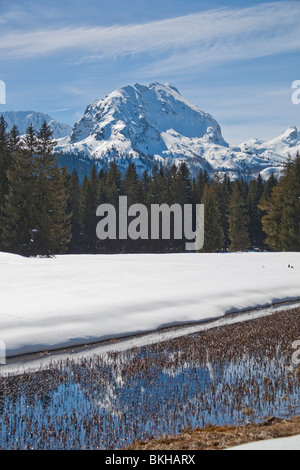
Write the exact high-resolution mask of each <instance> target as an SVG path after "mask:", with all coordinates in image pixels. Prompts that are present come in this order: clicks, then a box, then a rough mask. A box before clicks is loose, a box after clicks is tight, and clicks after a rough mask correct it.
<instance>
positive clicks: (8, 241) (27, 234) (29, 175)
mask: <svg viewBox="0 0 300 470" xmlns="http://www.w3.org/2000/svg"><path fill="white" fill-rule="evenodd" d="M33 168H34V157H33V156H32V155H31V153H30V152H29V151H28V150H24V149H22V150H21V149H19V150H17V152H16V155H15V158H14V159H13V163H12V165H11V167H10V168H9V170H8V171H7V179H8V182H9V190H8V193H7V194H6V195H5V203H4V207H3V212H2V216H1V240H2V244H3V245H4V246H5V248H6V249H7V250H9V251H11V252H13V253H16V254H21V255H24V256H31V255H34V254H36V252H35V246H34V238H35V234H36V232H37V230H38V227H39V220H38V214H37V208H36V199H35V190H34V188H36V186H37V178H36V175H35V172H34V171H33Z"/></svg>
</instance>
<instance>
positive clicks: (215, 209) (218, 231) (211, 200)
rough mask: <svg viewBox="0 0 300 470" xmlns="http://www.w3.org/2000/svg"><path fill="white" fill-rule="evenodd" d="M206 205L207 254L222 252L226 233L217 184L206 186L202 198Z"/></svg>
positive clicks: (205, 244) (205, 248)
mask: <svg viewBox="0 0 300 470" xmlns="http://www.w3.org/2000/svg"><path fill="white" fill-rule="evenodd" d="M202 204H204V221H205V223H204V247H203V249H202V250H201V251H203V252H205V253H215V252H220V251H222V249H223V245H224V232H223V227H222V219H221V212H220V205H219V197H218V188H217V184H216V183H214V184H211V185H210V184H206V186H205V188H204V192H203V197H202Z"/></svg>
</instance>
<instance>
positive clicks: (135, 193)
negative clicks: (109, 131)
mask: <svg viewBox="0 0 300 470" xmlns="http://www.w3.org/2000/svg"><path fill="white" fill-rule="evenodd" d="M55 145H56V142H55V141H54V140H53V138H52V133H51V129H50V128H49V126H48V125H47V124H46V122H45V123H44V124H43V125H42V127H41V129H40V130H39V131H38V132H36V131H35V130H34V129H33V127H32V126H29V128H28V130H27V133H26V135H25V136H23V137H22V139H21V138H20V136H19V134H18V130H17V128H16V127H13V129H12V130H11V131H10V132H7V124H6V123H5V120H4V119H3V116H2V117H1V118H0V249H1V250H2V251H9V252H13V253H17V254H21V255H24V256H38V255H41V256H51V255H54V254H60V253H74V254H75V253H126V252H180V251H185V240H176V239H174V237H173V238H172V237H171V239H170V240H163V239H159V240H151V239H150V237H149V239H148V240H143V239H138V240H130V239H129V240H118V239H117V240H109V239H107V240H99V239H98V238H97V236H96V226H97V223H98V221H99V218H98V217H97V216H96V210H97V207H98V206H99V205H100V204H104V203H108V204H112V205H113V206H114V207H116V208H117V207H118V203H119V196H122V195H126V196H127V199H128V206H130V205H132V204H135V203H140V204H144V205H146V206H147V207H149V208H150V206H151V204H159V205H161V204H168V205H169V206H172V205H173V204H180V205H182V206H183V205H184V204H194V205H195V204H204V208H205V243H204V247H203V249H202V251H203V252H210V253H213V252H227V251H232V252H235V251H246V250H249V249H257V250H270V249H271V250H275V251H299V250H300V155H297V157H296V159H295V160H292V159H288V160H287V163H286V168H285V172H284V175H283V176H282V178H280V180H279V181H278V180H277V179H276V178H275V177H274V175H271V176H270V178H269V179H268V180H266V181H264V180H263V179H262V178H261V176H260V175H259V176H258V177H257V178H254V179H252V180H251V181H246V180H243V179H238V180H235V181H232V180H231V179H230V178H229V177H228V176H227V175H225V177H222V178H221V177H220V176H219V175H218V174H215V175H214V177H213V178H210V177H209V176H208V174H207V173H206V172H205V171H199V174H198V177H197V178H191V176H190V173H189V170H188V167H187V165H186V164H185V163H182V164H181V165H179V166H178V167H177V166H175V165H169V164H167V165H166V166H161V165H158V164H157V163H155V164H154V166H153V169H152V172H151V173H150V174H148V173H147V172H146V171H145V172H144V173H143V175H142V176H141V177H139V175H138V172H137V169H136V166H135V165H134V163H132V162H129V164H128V168H127V170H126V172H125V174H123V175H122V173H121V171H120V170H119V168H118V166H117V163H116V161H113V162H112V163H111V164H110V166H109V168H108V170H104V169H100V171H98V170H97V167H96V165H94V166H93V168H92V171H91V174H90V175H89V176H88V177H87V176H85V177H84V179H83V181H82V182H80V181H79V178H78V175H77V172H76V170H74V171H73V172H72V173H71V174H69V173H68V171H67V170H66V168H60V167H59V165H58V163H59V160H58V158H59V157H58V155H56V154H55V152H54V149H55Z"/></svg>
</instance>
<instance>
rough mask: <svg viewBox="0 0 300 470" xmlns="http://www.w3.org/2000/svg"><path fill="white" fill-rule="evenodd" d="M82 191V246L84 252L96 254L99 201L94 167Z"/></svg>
mask: <svg viewBox="0 0 300 470" xmlns="http://www.w3.org/2000/svg"><path fill="white" fill-rule="evenodd" d="M84 190H85V195H84V207H83V213H82V225H83V245H84V247H85V252H87V253H96V251H97V248H96V246H97V242H98V239H97V236H96V226H97V222H98V220H97V217H96V211H97V207H98V205H99V200H100V182H99V177H98V173H97V169H96V165H93V167H92V171H91V175H90V178H88V180H87V183H86V187H85V188H84Z"/></svg>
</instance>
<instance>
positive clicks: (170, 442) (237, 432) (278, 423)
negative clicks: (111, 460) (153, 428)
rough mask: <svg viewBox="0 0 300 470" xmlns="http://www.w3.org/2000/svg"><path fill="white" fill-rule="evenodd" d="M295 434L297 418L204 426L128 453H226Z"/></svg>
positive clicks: (298, 431)
mask: <svg viewBox="0 0 300 470" xmlns="http://www.w3.org/2000/svg"><path fill="white" fill-rule="evenodd" d="M297 434H300V416H298V417H293V418H290V419H280V418H275V417H272V418H269V419H267V420H266V421H264V422H262V423H259V424H254V423H251V424H246V425H244V426H206V427H205V428H202V429H194V430H187V431H185V432H183V433H181V434H178V435H177V436H164V437H162V438H160V439H153V440H149V441H148V442H143V441H140V442H136V443H133V444H132V445H131V446H129V447H128V450H225V449H228V448H230V447H234V446H238V445H241V444H247V443H250V442H256V441H262V440H266V439H276V438H281V437H290V436H295V435H297Z"/></svg>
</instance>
